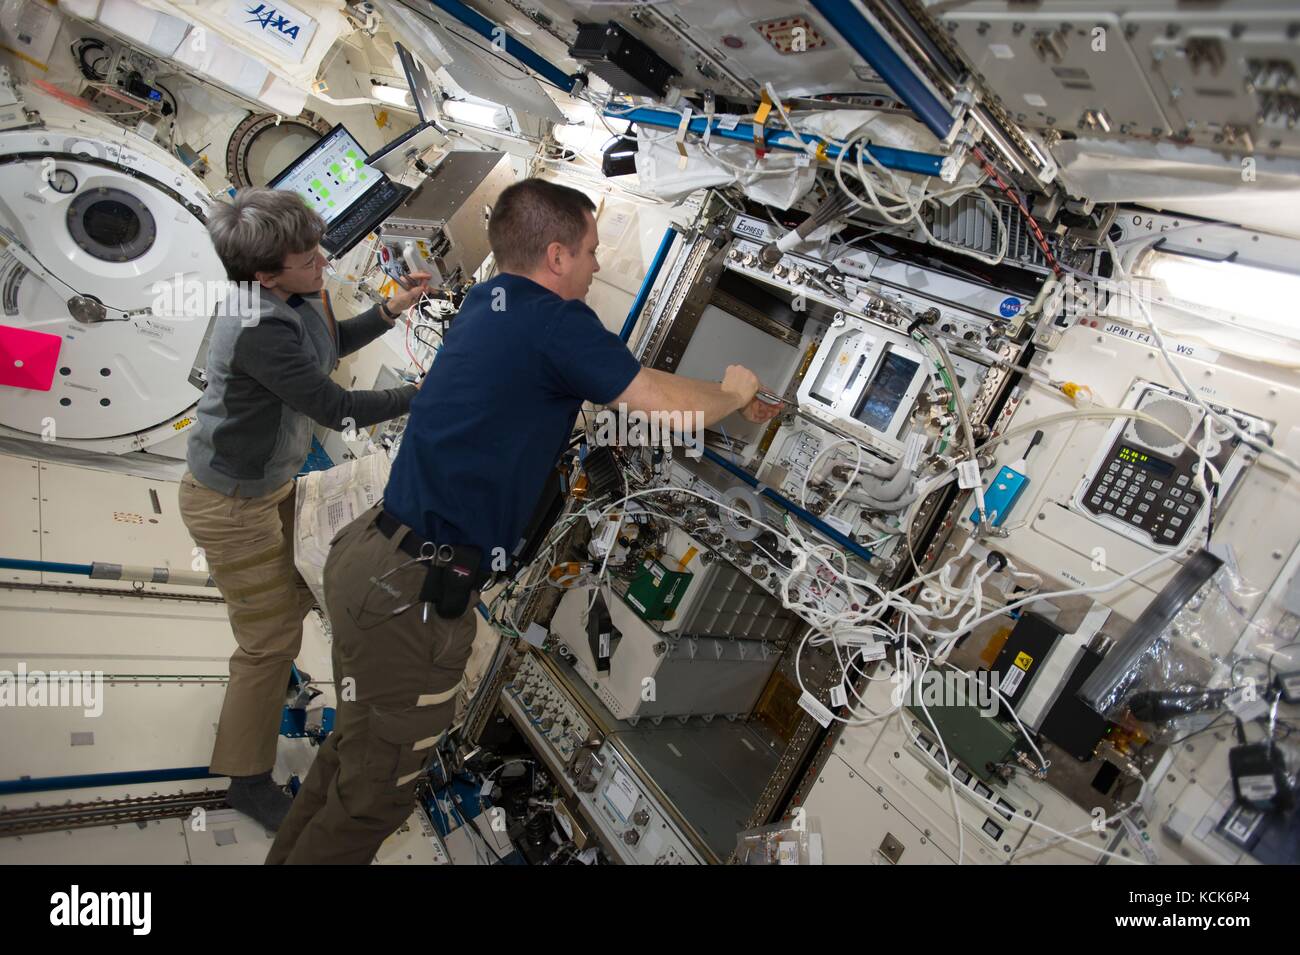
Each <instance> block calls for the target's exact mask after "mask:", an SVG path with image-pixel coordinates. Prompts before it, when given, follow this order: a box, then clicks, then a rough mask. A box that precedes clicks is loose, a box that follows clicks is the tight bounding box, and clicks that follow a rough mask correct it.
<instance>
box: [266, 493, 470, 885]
mask: <svg viewBox="0 0 1300 955" xmlns="http://www.w3.org/2000/svg"><path fill="white" fill-rule="evenodd" d="M378 514H379V505H376V506H375V507H373V508H371V509H370V510H368V511H366V512H365V513H364V514H362V515H361V516H360V517H358V518H357V519H356V520H355V521H353V522H352V523H351V524H349V525H348V526H347V527H345V528H344V529H343V530H342V531H340V532H339V534H338V536H337V537H335V538H334V542H333V544H332V546H331V547H330V552H329V558H328V559H327V560H326V562H325V601H326V603H327V604H328V611H329V618H330V628H331V630H332V631H333V634H334V648H333V659H334V684H335V687H336V689H337V691H338V710H337V719H336V720H335V724H334V732H332V733H331V734H330V735H329V736H328V737H327V738H326V740H325V742H324V743H322V744H321V747H320V750H319V752H317V754H316V760H315V762H314V763H312V767H311V772H310V773H308V774H307V780H306V782H304V783H303V785H302V788H301V789H299V790H298V795H297V796H296V797H295V799H294V801H293V807H292V808H291V809H290V811H289V816H288V818H287V819H285V821H284V823H283V825H281V827H280V831H279V833H278V834H277V836H276V839H275V844H274V845H273V846H272V847H271V852H270V854H269V855H268V856H267V858H266V861H267V863H268V864H281V863H288V864H298V863H311V864H319V863H351V864H357V865H364V864H366V863H368V862H370V860H371V859H372V858H373V857H374V855H375V852H376V851H377V850H378V849H379V846H380V844H381V843H383V841H384V839H386V838H387V837H388V835H389V834H390V833H392V832H393V831H394V830H396V829H397V828H398V827H399V826H400V825H401V824H402V823H403V822H405V821H406V819H407V817H408V816H410V814H411V812H412V810H413V809H414V808H415V787H416V781H417V780H418V778H419V776H420V774H421V771H422V770H423V768H424V765H425V763H426V762H427V761H428V759H429V757H430V755H431V753H432V750H433V746H434V744H435V743H436V742H437V740H438V737H439V736H440V735H441V734H442V732H443V731H444V730H445V729H446V728H447V727H448V726H449V725H450V724H451V721H452V717H453V716H454V715H455V710H456V693H457V690H458V688H459V686H460V682H461V679H462V677H463V676H464V673H465V664H466V662H467V661H468V660H469V656H470V651H471V650H472V649H473V646H474V635H475V633H476V630H477V621H476V620H475V616H474V615H475V612H476V611H475V607H476V606H477V604H478V594H477V593H471V594H470V602H469V606H468V607H467V608H466V610H465V613H464V614H462V615H461V616H460V617H457V618H455V619H454V620H444V619H443V618H441V617H439V616H438V615H437V613H435V612H434V611H433V609H432V608H430V610H429V615H428V620H427V622H426V621H425V620H424V619H423V608H422V606H421V604H419V603H418V596H419V591H420V587H421V585H422V584H423V583H424V577H425V569H426V564H424V563H417V562H416V561H414V560H413V559H412V558H411V557H410V556H409V555H408V554H407V553H405V552H404V551H402V550H400V549H399V547H398V545H399V544H400V542H401V540H402V537H403V536H404V534H406V533H407V530H406V529H403V530H401V531H399V532H398V533H397V534H394V535H393V537H392V538H391V539H390V538H387V537H385V536H384V535H383V534H382V533H381V532H380V531H379V529H378V528H377V527H375V523H374V522H375V518H376V517H378ZM390 571H393V573H391V574H390V573H389V572H390ZM386 574H387V575H388V576H385V575H386ZM412 603H413V604H414V606H412V607H410V608H409V609H407V610H405V611H403V612H401V613H398V614H394V611H396V610H399V609H401V608H402V607H404V606H406V605H407V604H412Z"/></svg>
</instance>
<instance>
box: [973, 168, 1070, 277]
mask: <svg viewBox="0 0 1300 955" xmlns="http://www.w3.org/2000/svg"><path fill="white" fill-rule="evenodd" d="M971 151H972V152H973V153H974V154H975V158H976V159H978V160H979V161H980V163H981V164H982V165H983V166H984V171H985V172H987V173H988V174H989V175H990V176H992V177H993V181H994V182H996V183H997V184H998V186H999V187H1000V188H1001V189H1002V191H1003V192H1005V193H1006V194H1007V196H1008V198H1010V199H1011V201H1012V202H1014V203H1015V204H1016V208H1017V209H1019V210H1020V215H1021V216H1022V217H1023V218H1024V220H1025V223H1026V224H1027V225H1028V226H1029V231H1030V232H1032V233H1033V234H1034V238H1035V239H1037V240H1038V244H1039V246H1040V247H1041V248H1042V250H1043V255H1044V256H1046V258H1047V264H1048V265H1050V266H1051V267H1052V271H1053V272H1054V273H1055V274H1056V276H1057V277H1058V278H1059V277H1060V276H1061V275H1062V274H1063V270H1062V269H1061V266H1060V265H1059V264H1057V261H1056V257H1055V256H1054V255H1052V250H1051V249H1050V248H1048V246H1047V237H1046V236H1045V235H1043V230H1042V229H1040V228H1039V227H1038V223H1037V222H1035V221H1034V217H1033V216H1031V215H1030V214H1029V210H1028V209H1027V208H1025V204H1024V202H1022V201H1021V199H1020V195H1019V194H1018V193H1017V192H1016V191H1015V190H1014V189H1012V188H1011V187H1010V186H1009V185H1007V184H1006V183H1005V182H1003V181H1002V177H1001V176H999V175H998V171H997V170H996V169H994V168H993V164H992V163H991V162H989V161H988V158H987V157H986V156H985V155H984V152H983V150H981V149H980V148H979V147H976V148H975V149H973V150H971Z"/></svg>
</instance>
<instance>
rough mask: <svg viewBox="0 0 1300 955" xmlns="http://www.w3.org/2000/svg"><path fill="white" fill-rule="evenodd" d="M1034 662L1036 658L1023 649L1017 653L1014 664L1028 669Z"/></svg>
mask: <svg viewBox="0 0 1300 955" xmlns="http://www.w3.org/2000/svg"><path fill="white" fill-rule="evenodd" d="M1033 662H1034V658H1033V657H1031V656H1030V655H1029V654H1028V653H1025V652H1024V651H1023V650H1022V651H1021V652H1020V653H1017V654H1016V659H1015V662H1014V663H1013V664H1012V665H1013V666H1017V667H1019V668H1020V669H1022V670H1028V669H1029V666H1030V664H1032V663H1033Z"/></svg>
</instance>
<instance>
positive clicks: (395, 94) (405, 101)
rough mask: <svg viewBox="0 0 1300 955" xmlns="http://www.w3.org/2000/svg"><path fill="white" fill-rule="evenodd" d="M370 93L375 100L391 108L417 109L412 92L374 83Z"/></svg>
mask: <svg viewBox="0 0 1300 955" xmlns="http://www.w3.org/2000/svg"><path fill="white" fill-rule="evenodd" d="M370 93H371V95H372V96H374V98H375V99H377V100H379V101H380V102H381V103H387V104H388V105H389V106H396V107H397V108H398V109H415V99H414V98H413V97H412V96H411V91H410V90H407V89H402V88H400V87H397V86H387V85H385V84H383V83H376V82H373V81H372V83H371V87H370Z"/></svg>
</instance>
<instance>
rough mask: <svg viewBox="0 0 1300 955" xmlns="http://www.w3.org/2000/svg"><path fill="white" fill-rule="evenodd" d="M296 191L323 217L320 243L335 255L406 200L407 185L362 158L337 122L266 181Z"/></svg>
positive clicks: (362, 237)
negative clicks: (323, 222)
mask: <svg viewBox="0 0 1300 955" xmlns="http://www.w3.org/2000/svg"><path fill="white" fill-rule="evenodd" d="M269 185H270V187H271V188H272V189H284V190H288V191H291V192H296V193H298V195H300V196H301V197H302V198H303V201H305V202H306V203H307V205H308V206H309V207H310V208H312V209H314V210H315V211H316V212H317V213H319V214H320V216H321V218H322V219H324V220H325V224H326V231H325V235H324V236H323V237H322V239H321V247H322V248H324V249H325V251H326V252H328V253H329V254H330V256H332V257H335V258H337V257H338V256H340V255H343V254H345V253H346V252H348V251H349V250H350V249H351V248H352V247H353V246H355V245H356V244H357V243H358V242H360V241H361V240H362V239H364V238H365V237H366V236H367V235H369V234H370V233H371V232H373V231H374V230H375V228H376V227H377V226H378V225H379V223H381V222H383V221H384V219H386V218H388V216H389V215H390V214H392V212H393V210H394V209H396V208H397V207H398V206H400V205H401V204H402V203H403V202H405V201H406V199H407V197H408V196H410V194H411V188H410V187H409V186H404V185H402V184H401V183H397V182H393V180H391V179H389V178H388V177H387V176H386V175H384V174H383V173H382V172H381V171H379V170H378V169H376V168H374V167H373V166H371V165H369V164H368V163H367V162H366V152H365V150H364V149H362V148H361V146H360V144H359V143H358V142H357V141H356V139H355V138H354V137H353V135H352V134H351V133H349V132H348V131H347V129H345V128H344V126H343V125H342V124H341V123H340V124H339V125H336V126H335V127H334V128H333V129H331V130H330V131H329V132H328V133H326V134H325V135H324V136H322V137H321V139H320V140H319V141H318V142H317V143H315V144H314V145H313V146H311V147H309V148H308V149H307V151H306V152H304V153H303V154H302V155H301V156H299V157H298V158H297V159H295V160H294V161H293V162H291V163H290V164H289V165H288V166H286V167H285V168H284V169H283V170H281V172H280V173H279V174H278V175H277V176H276V177H275V178H274V179H272V180H271V182H270V183H269Z"/></svg>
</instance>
